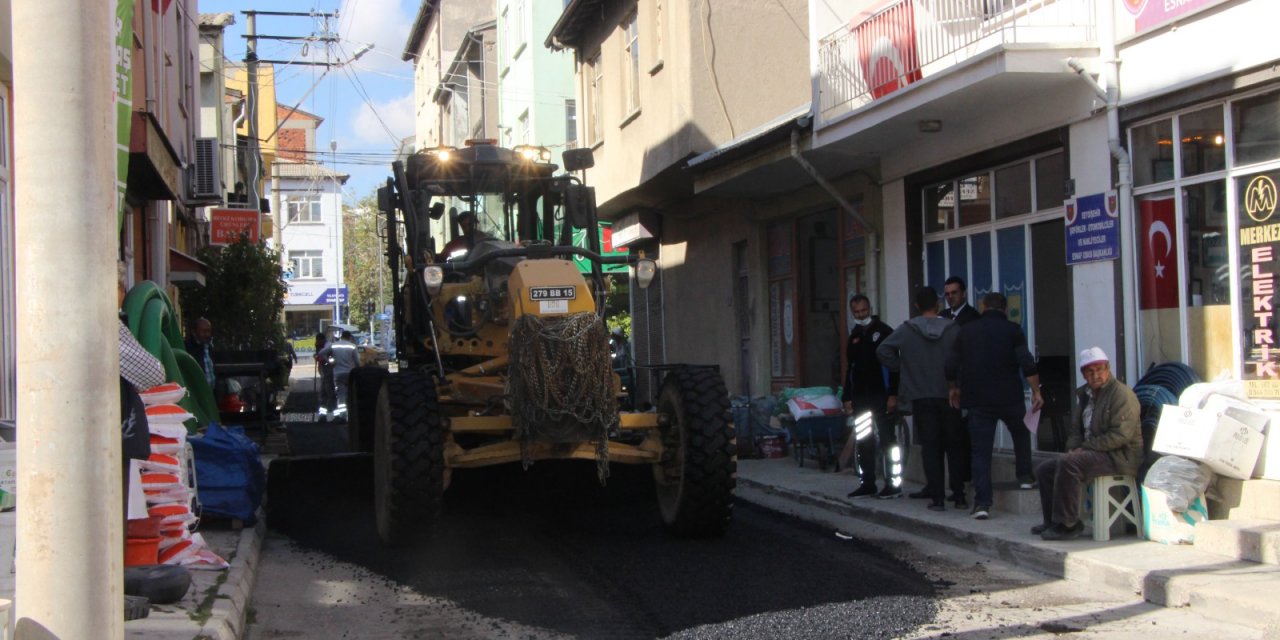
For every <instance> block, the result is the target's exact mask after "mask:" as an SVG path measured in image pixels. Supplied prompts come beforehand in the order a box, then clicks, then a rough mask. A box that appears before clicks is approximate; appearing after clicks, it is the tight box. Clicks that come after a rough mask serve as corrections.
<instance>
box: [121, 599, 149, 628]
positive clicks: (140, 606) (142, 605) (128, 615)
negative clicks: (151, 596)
mask: <svg viewBox="0 0 1280 640" xmlns="http://www.w3.org/2000/svg"><path fill="white" fill-rule="evenodd" d="M149 615H151V601H150V600H148V599H146V598H144V597H142V596H129V595H126V596H125V597H124V619H125V621H126V622H128V621H129V620H141V619H143V618H145V617H147V616H149Z"/></svg>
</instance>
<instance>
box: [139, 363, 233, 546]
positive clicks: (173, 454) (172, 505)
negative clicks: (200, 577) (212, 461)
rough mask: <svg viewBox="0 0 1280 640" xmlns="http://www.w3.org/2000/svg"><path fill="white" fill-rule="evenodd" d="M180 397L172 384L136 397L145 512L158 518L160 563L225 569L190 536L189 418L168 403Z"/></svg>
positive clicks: (192, 523) (192, 475)
mask: <svg viewBox="0 0 1280 640" xmlns="http://www.w3.org/2000/svg"><path fill="white" fill-rule="evenodd" d="M185 394H186V390H185V389H183V388H182V387H180V386H178V385H176V384H167V385H161V386H160V387H156V388H155V389H148V390H147V392H146V393H143V394H141V396H142V401H143V403H144V404H146V405H147V409H146V412H147V426H148V428H149V429H150V431H151V456H150V457H149V458H148V459H146V460H144V461H141V462H140V467H141V470H142V491H143V493H144V494H145V496H146V504H147V513H148V514H149V515H150V517H151V518H152V519H153V520H159V533H160V543H159V556H158V560H159V562H160V563H161V564H173V565H184V566H190V565H204V566H208V567H212V568H225V567H227V566H228V565H227V563H226V561H224V560H223V559H222V558H219V557H218V556H217V555H216V554H214V553H213V552H212V551H210V550H209V549H208V545H207V544H205V542H204V539H203V537H202V536H201V535H200V534H198V533H194V534H193V533H192V530H193V529H194V528H195V526H196V524H197V523H198V522H199V517H198V515H197V511H196V499H195V498H196V490H195V486H196V482H197V478H196V477H195V472H194V468H195V462H194V460H193V459H192V454H191V446H190V445H189V444H187V428H186V427H185V426H184V424H183V423H185V422H186V421H187V420H189V419H191V418H192V417H193V416H192V415H191V414H190V413H189V412H187V411H186V410H185V409H183V408H182V407H179V406H178V405H177V404H174V403H176V402H177V401H178V400H181V399H182V397H183V395H185Z"/></svg>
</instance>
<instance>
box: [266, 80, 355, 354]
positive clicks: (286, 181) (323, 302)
mask: <svg viewBox="0 0 1280 640" xmlns="http://www.w3.org/2000/svg"><path fill="white" fill-rule="evenodd" d="M276 121H277V122H279V123H280V124H279V131H278V132H277V133H276V141H275V144H276V148H277V158H276V160H275V161H274V162H273V163H272V164H271V177H272V179H271V187H270V190H269V193H270V197H271V202H272V205H273V206H274V207H276V208H278V209H279V212H280V220H281V223H280V225H281V229H280V240H279V242H280V244H279V246H276V245H275V241H274V240H273V241H272V242H271V243H269V244H271V245H272V248H274V249H277V250H278V251H280V252H281V256H282V257H283V258H284V260H285V266H284V278H285V280H286V281H287V282H288V287H289V291H288V295H287V297H286V298H285V300H284V316H285V327H286V330H287V331H288V333H289V335H291V336H299V337H302V336H307V335H315V334H316V333H317V332H319V331H321V330H322V329H323V328H324V326H326V325H328V324H330V323H334V322H342V321H343V320H342V318H345V317H346V316H347V314H346V310H345V308H346V305H347V287H346V284H345V279H344V278H343V260H342V240H343V226H342V219H343V212H344V204H343V199H342V187H343V185H345V184H346V182H347V179H348V178H349V177H350V176H349V175H348V174H345V173H341V172H339V171H336V170H335V169H333V168H332V167H331V166H328V165H326V164H325V163H324V162H323V160H324V158H325V150H323V149H317V147H316V135H315V134H316V128H317V127H319V126H320V123H321V122H323V121H324V119H323V118H321V117H319V116H317V115H315V114H311V113H307V112H305V111H302V110H300V109H296V108H289V107H284V106H281V105H276Z"/></svg>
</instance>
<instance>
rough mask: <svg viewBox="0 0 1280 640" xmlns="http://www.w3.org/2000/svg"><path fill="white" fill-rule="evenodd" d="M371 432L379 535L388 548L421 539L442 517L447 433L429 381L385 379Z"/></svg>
mask: <svg viewBox="0 0 1280 640" xmlns="http://www.w3.org/2000/svg"><path fill="white" fill-rule="evenodd" d="M373 431H374V434H373V474H374V481H373V498H374V511H375V514H376V516H377V521H378V536H379V537H381V538H382V541H383V542H385V543H387V544H389V545H402V544H407V543H410V542H413V541H415V540H418V539H421V538H422V537H424V536H425V534H426V532H427V530H428V529H429V528H430V526H431V525H432V524H433V523H434V522H435V520H436V518H437V517H438V516H439V515H440V507H441V504H442V502H443V499H444V488H445V481H446V480H445V479H446V472H445V462H444V444H445V434H444V427H443V424H442V422H441V419H440V406H439V404H438V401H437V397H436V386H435V381H434V380H432V378H431V376H429V375H426V374H423V373H419V372H416V371H406V372H399V373H392V374H389V375H388V376H387V377H386V384H384V385H383V387H382V390H381V391H380V392H379V393H378V406H377V411H376V412H375V414H374V429H373Z"/></svg>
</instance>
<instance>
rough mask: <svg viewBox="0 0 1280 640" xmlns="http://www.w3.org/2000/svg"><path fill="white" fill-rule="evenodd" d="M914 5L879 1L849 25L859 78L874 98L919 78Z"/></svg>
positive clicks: (897, 0) (898, 0)
mask: <svg viewBox="0 0 1280 640" xmlns="http://www.w3.org/2000/svg"><path fill="white" fill-rule="evenodd" d="M914 4H915V3H913V2H903V1H901V0H894V1H893V2H889V3H884V4H881V5H879V6H877V7H876V8H874V9H871V10H868V11H864V12H863V13H861V14H859V15H858V16H857V17H855V18H854V19H853V21H852V23H851V25H850V27H849V30H850V31H851V32H852V33H853V39H854V41H855V43H856V44H857V47H858V65H859V66H860V68H861V69H862V79H863V81H865V83H866V86H867V90H868V91H870V92H871V98H872V99H873V100H874V99H876V98H880V97H883V96H886V95H888V94H890V93H893V92H894V91H897V90H898V89H901V88H903V87H905V86H907V85H909V84H911V83H912V82H915V81H917V80H919V79H920V58H919V56H918V55H916V16H915V9H914V8H913V5H914ZM886 5H892V6H888V7H886ZM868 14H870V17H867V16H868Z"/></svg>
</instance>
